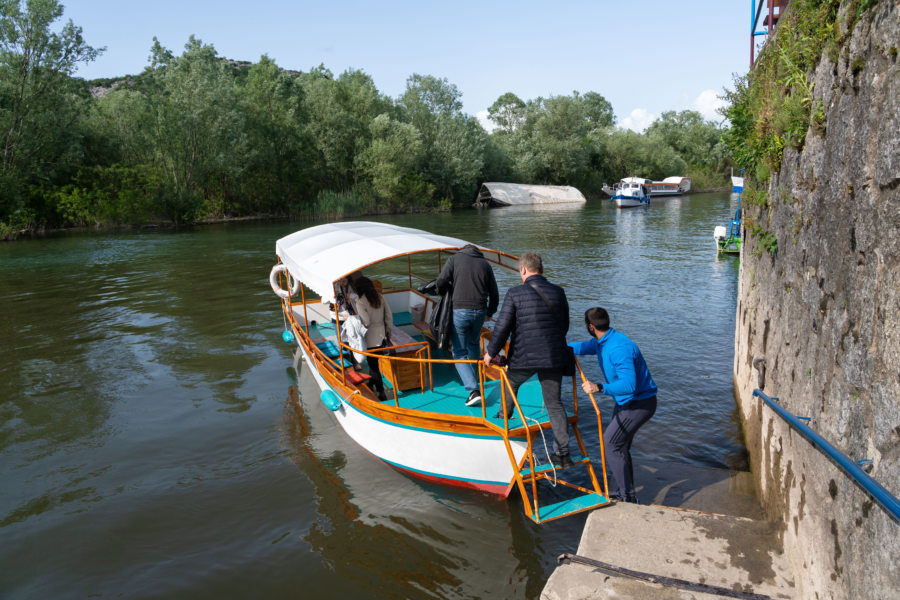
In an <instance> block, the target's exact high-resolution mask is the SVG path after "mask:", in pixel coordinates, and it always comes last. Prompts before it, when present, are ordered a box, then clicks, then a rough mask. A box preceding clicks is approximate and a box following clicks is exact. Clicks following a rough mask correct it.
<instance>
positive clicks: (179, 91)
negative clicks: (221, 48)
mask: <svg viewBox="0 0 900 600" xmlns="http://www.w3.org/2000/svg"><path fill="white" fill-rule="evenodd" d="M153 42H154V43H153V49H152V53H153V54H152V60H151V66H150V71H151V75H152V79H153V85H152V86H151V87H152V92H151V93H152V98H151V104H152V106H153V107H154V125H153V127H154V130H153V146H154V149H155V157H154V161H155V164H156V166H157V167H158V169H159V171H160V173H161V174H162V176H163V178H164V181H165V182H166V187H167V188H168V189H169V190H170V195H168V196H167V197H166V199H165V203H164V204H163V205H162V206H160V207H159V209H160V210H161V212H162V213H163V215H164V216H166V217H167V218H169V219H171V220H173V221H175V222H176V223H178V222H184V221H192V220H194V219H196V218H197V217H198V216H202V214H203V213H205V214H223V213H225V212H227V211H229V210H230V208H231V203H232V202H233V198H232V195H233V194H234V193H235V190H236V188H237V182H238V180H239V178H240V176H241V174H242V172H243V166H244V164H245V163H246V157H247V155H248V150H249V148H248V140H247V136H246V134H245V125H244V119H243V114H242V113H241V111H240V110H239V102H238V99H237V94H236V92H235V82H234V74H233V72H232V70H231V68H230V67H229V66H228V65H227V64H226V63H225V62H224V61H222V60H219V59H218V57H217V56H216V50H215V48H213V47H212V46H209V45H204V44H203V43H202V42H201V41H200V40H198V39H195V38H194V36H191V37H190V39H189V40H188V42H187V44H185V51H184V53H183V54H182V55H181V56H179V57H173V55H172V53H171V52H170V51H168V50H167V49H166V48H164V47H162V46H161V45H160V43H159V40H157V39H156V38H154V39H153Z"/></svg>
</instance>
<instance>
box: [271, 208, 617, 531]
mask: <svg viewBox="0 0 900 600" xmlns="http://www.w3.org/2000/svg"><path fill="white" fill-rule="evenodd" d="M468 243H469V242H466V241H465V240H461V239H457V238H452V237H447V236H442V235H436V234H432V233H429V232H426V231H422V230H418V229H411V228H406V227H399V226H395V225H390V224H386V223H376V222H369V221H351V222H339V223H330V224H326V225H318V226H314V227H309V228H306V229H302V230H300V231H297V232H295V233H293V234H291V235H288V236H286V237H283V238H281V239H279V240H277V242H276V244H275V254H276V258H277V263H276V264H275V266H274V267H272V270H271V272H270V275H269V282H270V285H271V286H272V289H273V291H274V292H275V294H276V295H277V296H278V297H279V299H280V302H281V308H282V312H283V316H284V323H285V331H284V333H283V338H284V340H285V341H287V342H290V343H292V344H293V343H294V342H296V344H297V346H298V349H299V351H300V353H301V354H302V358H303V360H304V361H305V362H306V363H307V365H308V366H309V368H310V372H311V373H312V376H313V377H314V378H315V381H316V383H317V385H318V388H319V390H320V391H321V392H320V397H321V400H322V402H323V403H324V404H325V405H326V406H327V407H328V408H329V409H331V411H332V413H331V414H333V415H334V417H335V418H336V420H337V422H338V423H339V424H340V426H341V427H342V428H343V430H344V431H345V432H346V433H347V435H348V436H349V437H350V438H352V439H353V440H354V441H355V442H356V443H357V444H359V445H360V446H362V447H363V448H364V449H366V450H367V451H368V452H370V453H371V454H373V455H375V456H376V457H378V458H379V459H381V460H382V461H384V462H385V463H387V464H388V465H390V466H392V467H393V468H395V469H397V470H398V471H401V472H403V473H406V474H408V475H410V476H413V477H416V478H419V479H423V480H426V481H431V482H436V483H440V484H444V485H449V486H455V487H461V488H468V489H472V490H479V491H482V492H487V493H491V494H497V495H500V496H503V497H508V496H509V494H510V493H511V492H512V490H513V489H514V488H517V489H518V490H519V492H520V494H521V496H522V498H523V502H524V509H525V513H526V514H527V515H528V516H529V517H530V518H531V519H532V520H533V521H535V522H536V523H542V522H545V521H549V520H553V519H557V518H560V517H564V516H567V515H571V514H575V513H579V512H584V511H587V510H591V509H594V508H597V507H600V506H604V505H608V504H610V499H609V488H608V482H607V477H606V463H605V456H604V455H603V444H602V443H601V444H600V455H601V456H600V463H601V465H600V466H601V473H600V478H599V479H598V476H597V475H598V474H597V473H595V471H594V466H593V464H592V462H591V459H590V457H589V456H588V452H587V449H586V447H585V444H584V440H583V438H582V435H581V432H580V431H579V428H578V420H579V409H583V408H584V407H585V406H586V407H587V409H588V410H587V412H588V413H589V414H590V415H591V416H596V424H597V433H598V435H599V438H598V439H600V440H602V439H603V430H602V428H603V425H602V420H601V415H600V410H599V408H598V406H597V402H596V401H595V399H594V397H593V396H592V395H588V397H587V400H586V401H585V399H584V398H582V397H583V396H584V394H583V392H582V394H581V396H582V397H579V393H578V392H579V391H580V390H581V386H580V383H581V382H582V381H583V380H584V374H583V372H582V371H581V366H580V365H578V364H577V363H576V373H577V375H576V377H573V378H572V406H571V408H570V407H567V408H566V410H567V413H568V417H569V418H568V420H569V424H570V426H571V428H572V430H573V434H574V435H573V436H572V437H573V438H574V440H575V442H576V443H577V445H578V451H577V452H576V451H573V452H572V461H573V463H574V465H573V466H571V467H568V468H567V469H565V470H564V469H562V468H561V467H559V466H554V465H553V464H550V463H548V462H547V461H546V460H542V456H541V453H542V452H543V453H544V456H546V455H549V451H548V450H547V448H548V447H549V445H550V439H552V432H551V431H550V419H549V416H548V415H547V412H546V410H545V409H544V406H543V398H542V394H541V388H540V383H539V382H538V380H537V377H532V378H531V379H530V380H529V381H527V382H526V383H524V384H523V385H522V386H521V387H520V388H519V393H518V395H514V394H513V393H512V389H511V387H510V384H509V380H508V379H507V377H506V370H505V368H502V367H490V368H486V367H485V365H484V363H483V362H482V361H481V360H469V361H457V360H453V359H452V357H451V354H450V353H449V352H447V350H446V349H442V348H441V347H440V346H438V344H437V343H436V341H435V340H434V339H433V337H432V332H431V328H430V326H429V324H428V321H429V319H430V317H431V316H432V313H433V312H434V311H435V310H436V308H437V304H438V302H437V301H436V300H435V299H434V298H432V297H430V296H427V295H425V294H423V293H422V292H420V291H419V288H420V287H422V284H425V283H427V282H430V281H432V280H434V279H435V278H436V277H437V275H438V273H440V270H441V267H442V266H443V263H444V262H445V261H446V259H447V258H449V257H450V256H452V255H453V254H455V253H456V252H458V251H459V250H461V249H462V248H463V247H464V246H466V245H467V244H468ZM479 250H480V251H481V253H482V254H483V255H484V257H485V258H486V259H487V260H488V262H489V263H490V264H491V265H492V266H493V267H494V268H500V269H508V270H510V271H512V273H514V274H515V273H517V272H518V258H517V257H515V256H513V255H511V254H507V253H505V252H502V251H499V250H492V249H490V248H481V247H479ZM361 270H365V273H366V276H367V277H369V278H370V279H372V280H373V282H375V284H376V288H379V287H380V289H381V292H382V295H383V298H384V300H385V301H386V302H387V304H388V306H389V308H390V309H391V313H392V314H393V328H392V329H391V340H390V343H392V344H393V345H392V346H390V347H389V348H378V349H376V350H374V351H369V350H365V349H362V348H359V347H354V346H351V345H350V344H349V343H348V342H347V341H345V340H347V339H348V338H347V337H345V336H343V335H342V333H345V331H342V330H349V329H350V324H349V320H350V318H351V317H347V321H345V320H344V317H345V316H346V315H342V313H341V311H337V313H335V311H334V310H332V306H333V305H334V302H335V300H336V293H335V285H336V284H337V283H338V282H340V281H341V280H343V279H344V278H345V277H347V276H350V275H352V274H356V273H359V272H360V271H361ZM491 333H492V331H491V329H490V328H489V327H483V328H482V332H481V347H482V351H483V349H484V346H485V344H486V341H487V340H490V336H491ZM507 346H508V344H507ZM505 350H506V351H508V347H507V348H506V349H505ZM354 355H355V357H356V358H357V361H354V360H353V358H354ZM360 356H373V357H377V360H378V363H379V368H380V371H381V375H382V377H383V383H384V387H385V389H386V391H387V397H388V399H387V401H384V402H382V401H379V399H378V396H377V395H376V394H375V392H374V391H373V386H372V385H371V381H370V379H371V374H369V373H363V372H361V370H360V369H358V368H356V367H355V364H356V362H365V361H359V360H358V358H359V357H360ZM456 362H470V363H473V364H474V366H475V368H476V372H477V376H478V385H479V390H480V391H481V397H482V398H483V401H482V402H481V404H480V405H479V406H466V399H467V398H468V393H467V392H466V390H465V388H464V387H463V385H462V382H461V381H460V378H459V375H458V374H457V370H456V368H455V364H454V363H456ZM564 385H565V379H564ZM509 406H512V408H513V410H512V411H511V412H512V413H513V416H512V417H510V418H508V419H507V418H506V417H505V415H506V414H507V410H506V408H507V407H509ZM548 436H549V438H550V439H547V437H548ZM570 472H571V473H572V475H574V478H576V479H578V478H579V477H580V482H572V481H566V480H564V477H565V478H568V475H569V473H570ZM585 481H586V483H584V482H585ZM546 486H554V489H553V491H552V495H553V496H554V497H553V500H554V501H553V502H547V503H543V502H542V500H543V499H544V498H545V497H546V495H547V494H546V493H545V491H544V490H546ZM560 490H565V492H566V493H565V494H561V493H560ZM560 496H564V497H562V499H560Z"/></svg>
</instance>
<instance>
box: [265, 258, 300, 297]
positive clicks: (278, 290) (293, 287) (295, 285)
mask: <svg viewBox="0 0 900 600" xmlns="http://www.w3.org/2000/svg"><path fill="white" fill-rule="evenodd" d="M279 273H285V274H286V275H287V278H288V286H289V287H290V291H288V290H286V289H283V288H282V287H281V283H279V281H278V274H279ZM269 285H271V286H272V291H273V292H275V295H277V296H278V297H280V298H284V299H285V300H287V299H288V298H290V297H291V296H294V295H296V294H297V292H299V291H300V281H298V280H297V279H294V278H293V277H291V274H290V273H289V272H288V270H287V265H283V264H280V265H275V266H274V267H272V271H271V272H270V273H269Z"/></svg>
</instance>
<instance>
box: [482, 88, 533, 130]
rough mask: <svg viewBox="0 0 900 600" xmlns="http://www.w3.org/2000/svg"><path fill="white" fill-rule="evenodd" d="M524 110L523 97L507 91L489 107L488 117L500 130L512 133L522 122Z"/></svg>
mask: <svg viewBox="0 0 900 600" xmlns="http://www.w3.org/2000/svg"><path fill="white" fill-rule="evenodd" d="M524 110H525V103H524V102H522V99H521V98H519V97H518V96H516V95H515V94H513V93H512V92H506V93H505V94H503V95H502V96H500V97H499V98H497V99H496V100H495V101H494V103H493V104H491V105H490V107H488V118H489V119H490V120H491V121H493V122H494V124H495V125H496V126H497V129H498V130H499V131H501V132H503V133H512V132H513V131H515V130H516V128H517V127H518V126H519V124H520V123H521V122H522V119H523V117H524V114H523V113H524Z"/></svg>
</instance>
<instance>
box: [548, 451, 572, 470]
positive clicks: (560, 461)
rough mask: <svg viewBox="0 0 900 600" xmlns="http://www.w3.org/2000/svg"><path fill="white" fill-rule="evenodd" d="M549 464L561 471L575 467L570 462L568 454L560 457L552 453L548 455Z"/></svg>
mask: <svg viewBox="0 0 900 600" xmlns="http://www.w3.org/2000/svg"><path fill="white" fill-rule="evenodd" d="M550 462H551V463H553V466H554V467H560V468H562V469H568V468H569V467H574V466H575V463H573V462H572V457H571V456H569V455H568V454H563V455H562V456H560V455H558V454H556V453H555V452H554V453H553V454H551V455H550Z"/></svg>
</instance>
